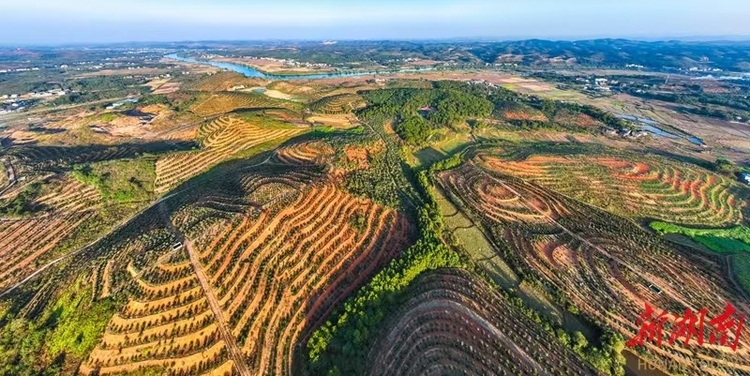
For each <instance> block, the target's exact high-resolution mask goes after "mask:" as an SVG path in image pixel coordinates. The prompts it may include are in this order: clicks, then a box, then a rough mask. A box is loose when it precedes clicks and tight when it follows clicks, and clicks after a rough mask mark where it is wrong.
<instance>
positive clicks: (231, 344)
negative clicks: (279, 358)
mask: <svg viewBox="0 0 750 376" xmlns="http://www.w3.org/2000/svg"><path fill="white" fill-rule="evenodd" d="M159 212H160V213H161V215H162V217H163V218H164V222H165V224H166V225H167V227H168V228H169V230H170V231H172V233H173V234H174V235H175V237H177V239H178V240H179V241H181V242H183V245H184V247H185V249H186V250H187V253H188V257H189V258H190V264H191V265H192V266H193V271H194V272H195V276H196V277H197V278H198V282H199V283H200V285H201V289H202V290H203V295H204V296H205V297H206V301H207V302H208V305H209V307H211V312H212V313H213V315H214V318H215V319H216V327H217V328H218V329H219V334H220V335H221V337H222V339H223V340H224V345H225V346H226V347H227V350H228V353H229V357H230V358H231V359H232V362H233V363H234V368H235V369H236V370H237V373H239V374H240V375H242V376H250V375H252V373H251V372H250V368H248V366H247V361H246V360H245V356H244V355H243V354H242V350H240V347H239V346H237V340H236V339H235V338H234V336H233V335H232V331H231V330H230V329H229V326H228V325H227V320H226V319H225V318H224V313H223V311H222V309H221V304H219V299H217V298H216V294H215V293H214V289H213V288H212V287H211V282H209V279H208V277H207V276H206V272H205V271H204V270H203V265H201V260H200V259H199V258H198V255H197V254H196V253H195V249H194V248H193V242H192V241H191V240H188V239H186V238H185V236H184V235H183V234H182V233H181V232H180V230H178V229H177V228H176V227H174V224H173V223H172V220H171V219H170V216H169V211H168V208H167V206H166V205H165V203H164V202H163V201H162V202H161V203H160V204H159Z"/></svg>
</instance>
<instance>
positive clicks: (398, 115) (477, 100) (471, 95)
mask: <svg viewBox="0 0 750 376" xmlns="http://www.w3.org/2000/svg"><path fill="white" fill-rule="evenodd" d="M433 85H434V86H433V88H431V89H412V88H399V89H385V90H374V91H367V92H364V93H362V94H363V96H364V98H365V100H366V101H367V103H368V105H367V107H365V108H364V109H362V110H360V111H359V112H358V115H359V117H360V118H361V119H364V120H367V119H375V118H386V119H395V123H394V130H395V131H396V133H397V134H398V135H399V136H400V137H401V138H402V139H403V140H404V141H406V142H407V143H409V144H412V145H423V144H425V143H427V142H428V141H430V136H431V135H432V134H433V131H434V130H435V129H438V128H441V127H456V126H459V125H461V124H462V123H465V122H467V121H472V120H482V119H491V120H494V121H497V122H501V123H507V124H510V125H513V126H516V127H518V128H521V129H536V128H559V129H564V130H568V131H574V132H590V131H598V130H600V129H601V128H602V127H604V128H609V129H615V130H621V129H623V128H626V127H627V124H626V123H625V122H624V121H623V120H621V119H619V118H617V117H616V116H614V115H612V114H611V113H608V112H605V111H602V110H600V109H598V108H596V107H592V106H587V105H580V104H576V103H567V102H562V101H554V100H548V99H540V98H538V97H535V96H526V95H523V94H518V93H515V92H512V91H510V90H507V89H505V88H502V87H498V86H496V85H494V84H488V83H484V82H471V83H470V82H455V81H439V82H435V83H434V84H433ZM576 116H584V117H586V119H588V120H589V121H588V122H589V123H592V124H595V125H593V126H592V125H590V124H581V123H582V122H577V121H575V119H576ZM563 118H565V119H563ZM566 119H567V120H566ZM570 119H573V120H572V121H571V120H570ZM584 123H585V122H584Z"/></svg>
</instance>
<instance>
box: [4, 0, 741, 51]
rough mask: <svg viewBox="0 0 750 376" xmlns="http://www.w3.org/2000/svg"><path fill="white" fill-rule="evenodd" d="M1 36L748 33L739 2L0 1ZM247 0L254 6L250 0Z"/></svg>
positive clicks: (48, 40)
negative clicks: (1, 2) (0, 3)
mask: <svg viewBox="0 0 750 376" xmlns="http://www.w3.org/2000/svg"><path fill="white" fill-rule="evenodd" d="M3 2H4V3H6V4H3V5H1V6H0V9H2V11H0V44H5V45H8V44H10V45H15V44H56V43H89V42H119V41H182V40H217V39H222V40H249V39H422V38H453V37H492V38H498V39H519V38H532V37H536V38H550V39H580V38H598V37H631V38H648V39H658V38H673V37H695V36H700V37H705V36H711V37H719V36H747V37H750V21H748V20H749V19H750V6H748V5H747V3H746V2H747V0H711V1H695V0H627V1H623V0H567V1H563V0H513V1H509V0H462V1H448V0H431V1H424V0H419V1H407V0H401V1H397V0H378V1H361V0H347V1H333V0H324V1H312V0H307V1H303V0H274V1H265V2H262V3H261V4H257V3H260V2H257V1H252V0H243V1H240V0H212V1H196V0H182V1H176V0H129V1H124V0H106V1H87V0H66V1H61V0H3ZM253 3H256V4H253Z"/></svg>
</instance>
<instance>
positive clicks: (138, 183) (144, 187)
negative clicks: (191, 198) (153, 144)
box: [72, 157, 156, 203]
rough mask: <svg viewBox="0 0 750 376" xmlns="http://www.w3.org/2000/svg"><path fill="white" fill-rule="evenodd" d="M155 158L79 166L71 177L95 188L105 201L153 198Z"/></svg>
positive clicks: (120, 201)
mask: <svg viewBox="0 0 750 376" xmlns="http://www.w3.org/2000/svg"><path fill="white" fill-rule="evenodd" d="M154 163H155V162H154V159H153V158H151V157H140V158H136V159H121V160H115V161H107V162H100V163H92V164H85V165H79V166H76V167H75V169H74V170H73V172H72V176H73V177H74V178H75V179H77V180H79V181H80V182H82V183H86V184H88V185H90V186H93V187H94V188H96V189H97V190H98V191H99V193H100V194H101V196H102V198H103V199H105V200H106V201H110V202H115V203H125V202H134V201H147V200H149V199H151V198H152V197H153V193H154V180H155V179H156V171H155V167H154Z"/></svg>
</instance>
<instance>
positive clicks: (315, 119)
mask: <svg viewBox="0 0 750 376" xmlns="http://www.w3.org/2000/svg"><path fill="white" fill-rule="evenodd" d="M305 120H306V121H307V122H308V123H311V124H317V123H320V124H324V125H328V126H331V127H334V128H340V129H349V128H353V127H356V126H357V125H358V123H357V117H356V116H354V115H353V114H340V115H313V116H308V117H306V118H305Z"/></svg>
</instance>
